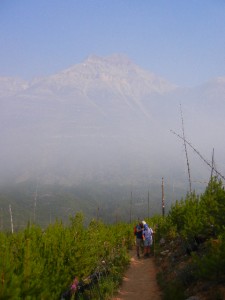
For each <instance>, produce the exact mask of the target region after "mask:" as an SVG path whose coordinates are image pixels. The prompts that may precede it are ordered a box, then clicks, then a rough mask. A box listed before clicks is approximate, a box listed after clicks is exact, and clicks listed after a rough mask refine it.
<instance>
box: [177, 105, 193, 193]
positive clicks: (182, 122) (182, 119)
mask: <svg viewBox="0 0 225 300" xmlns="http://www.w3.org/2000/svg"><path fill="white" fill-rule="evenodd" d="M180 115H181V124H182V135H183V142H184V151H185V155H186V162H187V169H188V180H189V192H190V194H191V192H192V188H191V171H190V164H189V160H188V152H187V145H186V138H185V134H184V118H183V112H182V107H181V103H180Z"/></svg>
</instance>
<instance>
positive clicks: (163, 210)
mask: <svg viewBox="0 0 225 300" xmlns="http://www.w3.org/2000/svg"><path fill="white" fill-rule="evenodd" d="M164 215H165V199H164V179H163V178H162V216H163V217H164Z"/></svg>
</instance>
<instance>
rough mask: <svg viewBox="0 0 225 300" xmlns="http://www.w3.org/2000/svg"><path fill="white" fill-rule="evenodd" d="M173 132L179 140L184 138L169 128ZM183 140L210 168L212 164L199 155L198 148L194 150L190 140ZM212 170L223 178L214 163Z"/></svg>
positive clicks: (224, 178)
mask: <svg viewBox="0 0 225 300" xmlns="http://www.w3.org/2000/svg"><path fill="white" fill-rule="evenodd" d="M170 131H171V132H172V133H173V134H175V135H176V136H177V137H179V138H180V139H181V140H183V139H184V138H183V137H182V136H180V135H179V134H178V133H176V132H175V131H173V130H170ZM185 142H186V144H187V145H188V146H190V147H191V148H192V149H193V150H194V152H195V153H196V154H198V156H199V157H200V158H201V159H202V160H203V161H204V162H205V163H206V164H207V165H208V166H209V167H210V168H211V169H212V165H211V164H210V163H209V162H208V161H207V160H206V159H205V158H204V157H203V156H202V155H201V153H200V152H199V151H198V150H196V149H195V148H194V147H193V146H192V145H191V143H190V142H188V141H187V140H185ZM213 170H214V172H215V173H216V174H217V175H218V176H220V177H221V178H222V179H223V180H225V177H224V176H223V175H222V174H221V173H220V172H219V171H217V169H216V168H215V165H214V168H213Z"/></svg>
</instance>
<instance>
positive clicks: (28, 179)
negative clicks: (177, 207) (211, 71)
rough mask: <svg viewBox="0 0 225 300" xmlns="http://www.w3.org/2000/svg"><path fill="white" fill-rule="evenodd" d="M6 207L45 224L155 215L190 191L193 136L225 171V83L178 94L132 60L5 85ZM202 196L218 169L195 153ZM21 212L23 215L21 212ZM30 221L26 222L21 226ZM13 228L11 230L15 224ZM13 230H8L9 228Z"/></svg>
mask: <svg viewBox="0 0 225 300" xmlns="http://www.w3.org/2000/svg"><path fill="white" fill-rule="evenodd" d="M0 90H1V94H0V106H1V110H0V117H1V127H0V134H1V155H0V165H1V168H0V183H1V191H0V196H1V198H0V208H1V209H2V210H1V211H2V216H1V217H2V219H3V215H4V220H6V219H7V221H5V222H8V216H7V213H8V212H6V211H7V210H8V205H9V204H11V205H12V208H13V211H14V213H15V215H17V216H18V219H19V218H20V216H21V218H23V219H24V220H31V221H33V220H35V221H37V222H40V223H42V225H43V226H44V224H46V223H48V222H51V221H52V220H53V219H55V218H56V217H57V218H59V219H66V218H68V215H70V214H74V213H76V212H77V211H80V210H82V211H84V212H85V214H86V215H87V218H88V219H91V218H92V217H99V218H103V219H104V220H106V221H109V222H114V221H116V220H120V219H123V218H126V220H129V218H130V217H132V218H136V217H138V216H140V217H142V216H143V217H145V216H146V215H147V214H148V213H149V211H148V210H147V204H148V203H147V199H148V191H149V199H150V214H152V213H161V193H162V191H161V184H162V177H163V178H164V184H165V186H164V188H165V202H166V205H168V206H169V205H170V203H171V202H173V201H175V200H176V199H179V198H180V197H182V196H184V195H185V194H186V192H187V191H188V174H187V164H186V157H185V151H184V145H183V141H182V140H181V139H179V138H178V137H177V136H176V135H174V134H173V133H171V131H170V130H171V129H172V130H174V131H175V132H177V133H178V134H181V135H182V125H181V113H180V104H181V108H182V113H183V120H184V129H185V136H186V139H187V140H188V141H189V142H190V143H191V144H192V145H193V146H194V147H195V148H196V149H197V150H198V151H199V152H200V153H201V154H202V156H203V157H204V158H205V159H206V160H207V161H209V162H210V163H211V159H212V151H213V149H214V151H215V152H214V153H215V156H214V161H215V165H216V168H217V169H218V170H219V171H220V172H221V173H222V174H224V173H225V161H224V157H223V149H224V146H225V141H224V139H223V128H224V125H225V121H224V111H225V93H224V92H225V78H216V79H214V80H212V81H211V82H208V83H204V84H203V85H202V86H198V87H195V88H185V87H178V86H176V85H175V84H172V83H170V82H168V81H167V80H166V79H164V78H161V77H159V76H157V75H155V74H152V73H149V72H148V71H146V70H143V69H141V68H140V67H139V66H137V65H135V64H134V63H133V62H131V61H130V60H129V59H128V58H127V57H125V56H121V55H112V56H110V57H97V56H90V57H89V58H87V59H86V60H85V61H84V62H83V63H80V64H78V65H75V66H72V67H71V68H68V69H66V70H64V71H62V72H59V73H57V74H54V75H52V76H49V77H47V78H40V79H35V80H33V81H30V82H27V81H24V80H22V79H15V78H0ZM188 158H189V163H190V171H191V172H190V173H191V180H192V186H193V189H195V190H196V192H197V193H200V192H201V191H202V190H203V189H204V188H205V185H206V183H207V182H208V179H209V177H210V173H211V169H210V167H209V166H208V165H206V164H205V163H204V161H202V159H201V158H200V157H199V156H198V155H197V153H196V152H195V151H193V149H191V148H188ZM18 212H21V213H18ZM17 223H18V227H19V226H21V224H25V221H23V222H21V223H20V222H19V221H17ZM5 224H7V223H5ZM7 226H8V225H5V227H7Z"/></svg>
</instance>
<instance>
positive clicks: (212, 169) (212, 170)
mask: <svg viewBox="0 0 225 300" xmlns="http://www.w3.org/2000/svg"><path fill="white" fill-rule="evenodd" d="M211 164H212V168H211V175H210V180H212V177H213V172H214V148H213V153H212V163H211Z"/></svg>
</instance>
